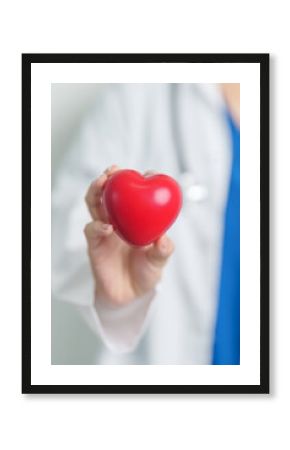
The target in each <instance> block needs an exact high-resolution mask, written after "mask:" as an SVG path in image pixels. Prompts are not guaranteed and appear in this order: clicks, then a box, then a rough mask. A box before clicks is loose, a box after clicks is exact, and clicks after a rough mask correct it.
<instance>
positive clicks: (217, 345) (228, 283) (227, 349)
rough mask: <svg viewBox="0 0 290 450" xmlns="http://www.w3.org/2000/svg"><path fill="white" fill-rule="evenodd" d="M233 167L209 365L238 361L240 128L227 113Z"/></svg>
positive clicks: (237, 362)
mask: <svg viewBox="0 0 290 450" xmlns="http://www.w3.org/2000/svg"><path fill="white" fill-rule="evenodd" d="M226 119H227V122H228V126H229V129H230V133H231V140H232V170H231V178H230V184H229V191H228V199H227V205H226V210H225V221H224V239H223V252H222V263H221V273H220V286H219V301H218V309H217V318H216V327H215V337H214V346H213V360H212V364H231V365H234V364H240V130H239V128H238V127H237V126H236V125H235V123H234V122H233V119H232V117H231V115H230V114H229V113H228V112H227V113H226Z"/></svg>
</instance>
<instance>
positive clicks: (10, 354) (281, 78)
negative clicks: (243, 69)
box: [0, 0, 290, 450]
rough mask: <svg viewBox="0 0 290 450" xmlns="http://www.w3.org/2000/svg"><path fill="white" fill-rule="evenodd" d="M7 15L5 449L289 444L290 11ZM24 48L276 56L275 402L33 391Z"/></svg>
mask: <svg viewBox="0 0 290 450" xmlns="http://www.w3.org/2000/svg"><path fill="white" fill-rule="evenodd" d="M1 18H2V24H1V27H0V45H1V56H2V59H1V63H2V64H1V71H0V77H1V82H0V98H1V102H0V123H1V125H2V126H1V152H0V158H1V163H0V170H1V176H0V182H1V189H0V193H1V212H2V216H1V217H2V220H1V233H0V248H1V275H2V276H1V297H0V298H1V315H0V342H1V372H0V377H1V383H0V392H1V406H0V408H1V412H2V419H1V428H2V430H1V435H0V445H1V448H3V449H7V450H10V449H14V448H15V449H19V448H20V449H29V450H34V449H35V450H36V449H39V448H41V449H42V450H52V449H53V450H54V449H70V450H76V449H80V448H82V449H91V448H99V449H102V450H107V449H109V450H110V449H123V448H126V449H136V448H138V450H139V449H140V450H143V449H146V450H148V449H162V450H163V449H165V450H169V449H174V450H176V449H185V450H187V449H194V448H198V449H201V450H204V449H206V450H207V449H214V450H215V449H218V450H219V449H222V450H230V449H233V448H234V449H235V450H240V449H243V450H244V449H251V450H252V449H263V450H268V449H269V450H270V449H271V450H272V449H273V448H283V449H284V448H285V449H287V448H289V446H290V440H289V400H290V383H289V379H290V364H289V342H290V327H289V317H290V301H289V299H290V283H289V249H290V233H289V230H290V214H289V192H290V177H289V167H290V151H289V99H290V83H289V79H290V60H289V23H288V22H289V13H288V3H287V2H285V1H282V0H277V1H276V2H275V3H273V2H269V1H267V0H266V1H264V2H263V3H261V2H253V1H250V0H244V1H243V2H238V3H236V4H235V5H234V7H233V2H232V1H230V0H219V1H218V2H213V1H209V0H204V1H203V2H198V3H197V2H189V1H187V0H179V1H178V2H177V1H171V0H169V1H167V2H162V1H159V2H158V1H156V0H147V1H146V2H145V1H144V2H142V1H140V2H136V1H133V0H124V1H122V2H120V1H113V0H107V1H106V2H100V1H98V0H95V1H94V2H92V1H89V0H84V1H83V2H82V3H80V2H68V1H66V0H64V1H63V2H59V1H55V0H51V1H50V2H46V3H45V2H37V1H33V0H27V1H25V2H23V1H15V0H14V1H11V2H6V3H5V5H4V3H3V5H2V6H1ZM21 52H43V53H45V52H71V53H74V52H92V53H94V52H168V53H170V52H271V53H272V61H271V89H272V92H271V121H272V122H271V153H272V155H271V181H272V187H271V200H272V208H271V235H272V243H271V267H272V274H271V294H272V295H271V297H272V302H271V325H272V334H271V391H272V394H271V395H270V396H257V395H256V396H242V395H241V396H239V395H231V396H213V395H207V396H206V395H200V396H175V397H173V396H166V397H162V396H147V397H146V396H140V395H139V396H132V397H130V396H119V397H116V396H93V395H88V396H86V395H68V396H66V395H33V396H32V395H30V396H28V395H25V396H23V395H21V353H20V352H21V345H20V342H21V308H20V296H21V259H20V252H19V250H20V243H21V233H20V223H21V205H20V201H21V196H20V192H21V188H20V182H21V158H20V151H21V148H20V144H21V101H20V98H21V57H20V54H21ZM249 151H250V150H249ZM24 157H25V155H24ZM97 381H98V380H96V382H97Z"/></svg>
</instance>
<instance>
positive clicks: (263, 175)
mask: <svg viewBox="0 0 290 450" xmlns="http://www.w3.org/2000/svg"><path fill="white" fill-rule="evenodd" d="M269 60H270V57H269V54H257V53H253V54H252V53H240V54H233V53H223V54H214V53H213V54H181V53H179V54H23V55H22V393H32V394H38V393H41V394H45V393H46V394H58V393H60V394H64V393H67V394H72V393H73V394H82V393H83V394H213V393H215V394H226V393H227V394H258V393H262V394H267V393H269V183H270V180H269ZM33 63H44V64H45V63H80V64H81V63H144V64H146V63H258V64H260V219H261V220H260V244H261V247H260V248H261V251H260V384H258V385H172V386H168V385H139V386H137V385H130V386H127V385H126V386H125V385H32V384H31V65H32V64H33ZM32 275H33V274H32Z"/></svg>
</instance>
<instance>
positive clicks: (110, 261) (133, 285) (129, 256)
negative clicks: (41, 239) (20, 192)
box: [84, 166, 174, 306]
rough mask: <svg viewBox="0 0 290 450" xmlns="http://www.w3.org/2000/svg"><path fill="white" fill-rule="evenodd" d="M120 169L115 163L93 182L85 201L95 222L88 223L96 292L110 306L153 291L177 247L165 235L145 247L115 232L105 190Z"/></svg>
mask: <svg viewBox="0 0 290 450" xmlns="http://www.w3.org/2000/svg"><path fill="white" fill-rule="evenodd" d="M117 170H119V168H118V167H117V166H112V167H110V168H109V169H107V170H106V171H105V172H104V173H103V174H102V175H101V176H100V177H99V178H97V179H96V180H95V181H93V182H92V184H91V185H90V187H89V189H88V192H87V195H86V198H85V200H86V203H87V206H88V209H89V212H90V214H91V217H92V222H90V223H88V224H87V225H86V226H85V229H84V233H85V236H86V240H87V245H88V255H89V258H90V263H91V267H92V272H93V275H94V278H95V283H96V294H97V296H98V297H99V298H101V299H102V300H103V301H104V302H106V303H107V304H109V305H111V306H122V305H126V304H128V303H131V302H132V301H134V299H136V298H138V297H140V296H142V295H145V294H146V293H147V292H149V291H150V290H152V289H153V288H154V287H155V286H156V284H157V283H158V281H159V280H160V278H161V275H162V270H163V268H164V266H165V265H166V262H167V261H168V258H169V257H170V255H171V254H172V252H173V250H174V245H173V242H172V241H171V239H170V238H169V237H168V236H166V235H163V236H162V237H160V238H159V239H158V240H157V241H156V242H154V243H153V244H150V245H148V246H145V247H132V246H130V245H129V244H127V243H126V242H124V241H123V240H122V239H121V238H119V236H118V235H117V234H116V233H115V232H114V230H113V227H112V225H110V224H109V223H108V222H107V218H106V214H105V211H104V208H103V207H102V205H101V196H102V189H103V186H104V184H105V183H106V181H107V179H108V178H109V177H110V176H111V175H112V174H113V173H114V172H116V171H117Z"/></svg>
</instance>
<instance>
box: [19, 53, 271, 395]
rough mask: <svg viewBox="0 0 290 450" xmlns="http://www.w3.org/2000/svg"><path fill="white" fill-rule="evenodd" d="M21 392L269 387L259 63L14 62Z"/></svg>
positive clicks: (164, 59) (127, 57)
mask: <svg viewBox="0 0 290 450" xmlns="http://www.w3.org/2000/svg"><path fill="white" fill-rule="evenodd" d="M22 170H23V178H22V188H23V197H22V208H23V209H22V219H23V221H22V233H23V234H22V245H23V252H22V273H23V286H22V289H23V295H22V392H23V393H76V394H78V393H92V394H108V393H109V394H113V393H114V394H118V393H132V394H134V393H142V394H154V393H157V394H161V393H164V394H179V393H182V394H195V393H241V394H243V393H244V394H249V393H265V394H266V393H269V55H268V54H23V55H22Z"/></svg>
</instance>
